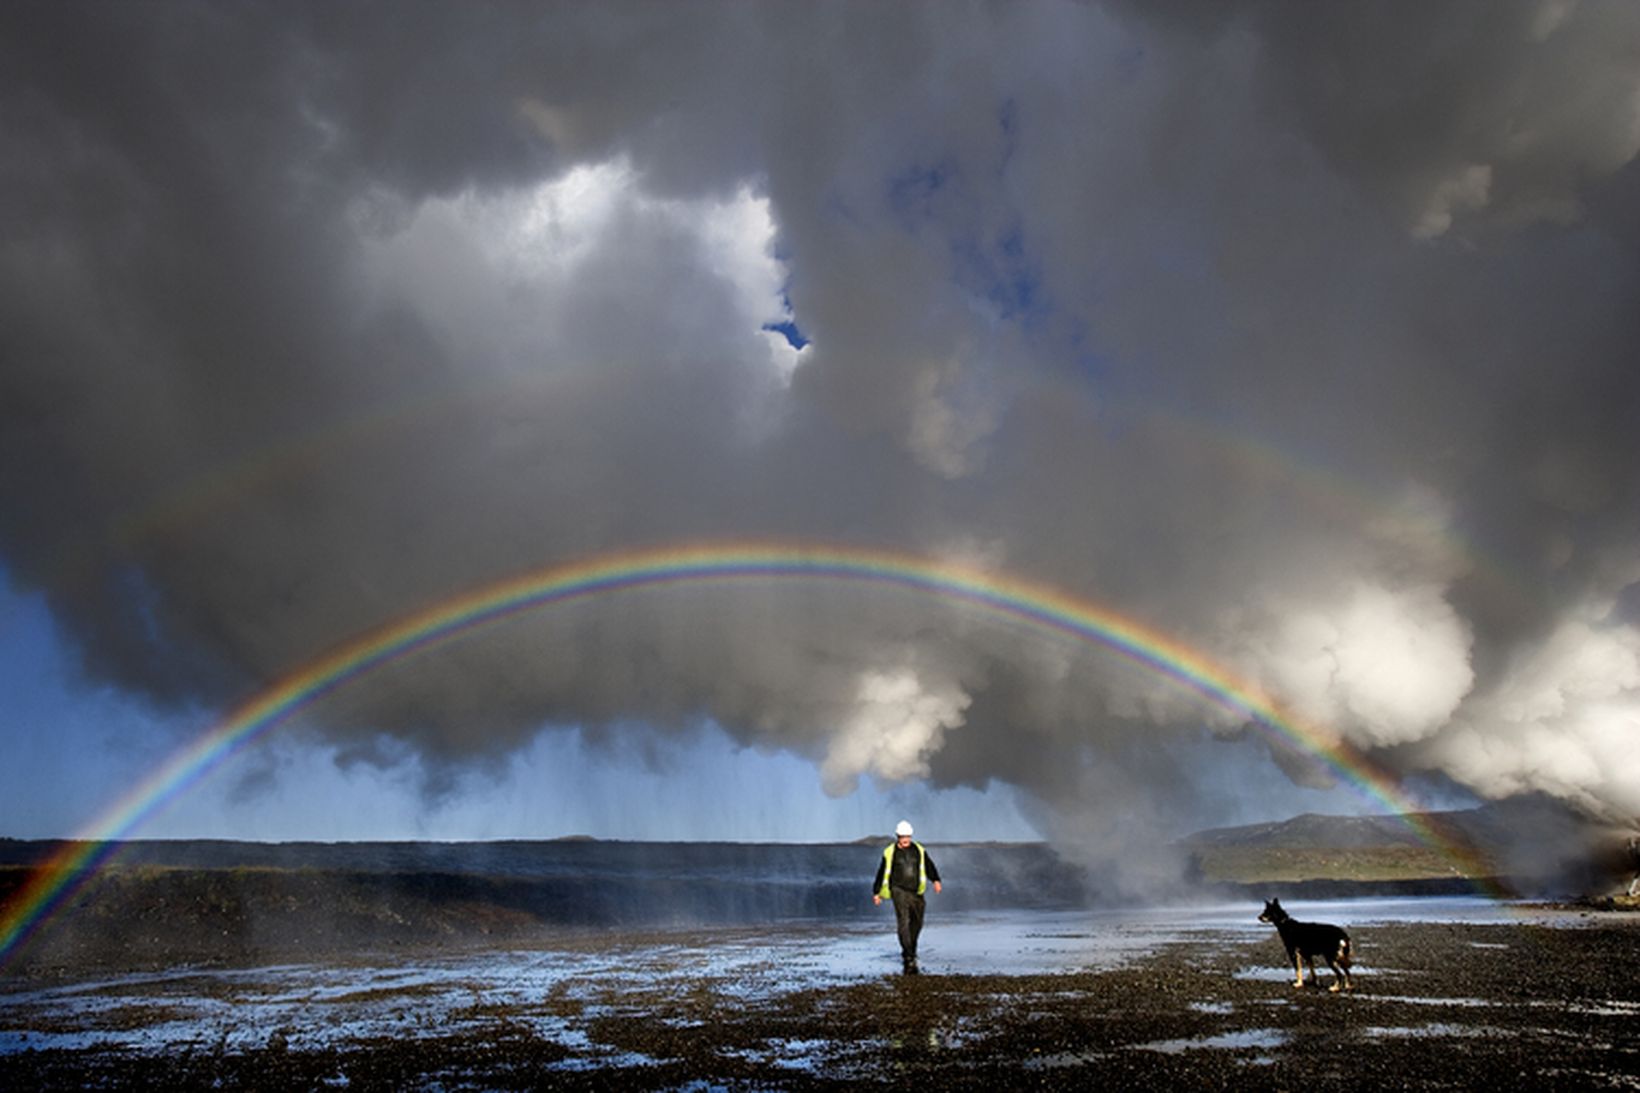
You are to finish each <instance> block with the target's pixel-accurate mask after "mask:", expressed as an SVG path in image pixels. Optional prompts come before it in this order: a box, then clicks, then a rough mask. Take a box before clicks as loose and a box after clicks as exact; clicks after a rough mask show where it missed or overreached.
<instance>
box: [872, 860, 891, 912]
mask: <svg viewBox="0 0 1640 1093" xmlns="http://www.w3.org/2000/svg"><path fill="white" fill-rule="evenodd" d="M887 868H888V859H887V858H878V859H877V876H876V877H875V878H873V879H872V882H871V902H872V903H881V902H883V897H882V896H880V895H878V893H879V892H881V891H882V890H883V870H885V869H887Z"/></svg>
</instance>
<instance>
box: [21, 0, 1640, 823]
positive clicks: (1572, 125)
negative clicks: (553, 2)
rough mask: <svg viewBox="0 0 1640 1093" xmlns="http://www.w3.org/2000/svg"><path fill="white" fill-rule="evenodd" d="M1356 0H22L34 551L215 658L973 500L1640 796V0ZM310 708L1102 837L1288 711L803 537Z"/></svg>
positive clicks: (545, 618) (858, 537)
mask: <svg viewBox="0 0 1640 1093" xmlns="http://www.w3.org/2000/svg"><path fill="white" fill-rule="evenodd" d="M1304 8H1305V17H1303V18H1297V17H1295V15H1294V9H1293V7H1292V6H1291V5H1288V4H1284V3H1276V2H1273V0H1272V2H1269V3H1252V4H1243V5H1235V6H1226V5H1221V4H1209V3H1204V4H1200V5H1190V4H1184V5H1177V4H1175V5H1165V6H1156V5H1151V4H1126V3H1119V2H1114V0H1113V2H1110V3H1104V4H1098V3H1096V4H1071V3H1055V2H1038V3H1024V4H1010V5H997V6H977V7H964V8H960V9H954V8H952V7H950V6H948V5H944V4H927V5H925V4H917V3H910V4H895V5H887V6H884V5H876V4H859V5H856V4H851V3H842V4H812V5H794V6H785V5H782V6H779V7H772V6H768V7H766V6H760V5H743V4H734V3H725V4H711V3H708V4H689V5H666V4H662V5H634V4H599V5H566V6H555V7H549V8H544V9H543V8H537V7H533V6H519V7H516V8H514V7H508V6H502V7H487V6H480V5H468V4H449V5H436V4H416V5H410V6H402V5H393V6H391V8H388V7H385V6H383V7H378V6H375V5H372V4H368V3H364V4H347V5H336V4H330V3H317V2H315V3H301V2H297V3H281V4H277V5H263V6H254V7H236V8H232V9H228V10H224V9H223V8H222V7H221V6H220V5H216V4H209V3H199V4H193V3H186V2H179V3H170V4H165V5H158V6H155V5H89V4H79V3H73V2H70V3H59V4H44V5H42V4H17V5H8V6H6V7H4V8H3V9H0V103H4V104H5V106H4V107H3V108H0V147H3V148H4V149H5V153H4V163H3V167H0V238H3V239H4V240H5V241H6V242H5V244H4V246H3V248H0V559H3V561H4V566H5V569H6V571H7V572H8V573H9V574H10V575H11V576H12V579H13V580H14V581H15V582H16V583H17V584H18V585H19V586H20V587H21V588H24V589H30V590H35V589H37V590H40V591H42V592H43V593H44V594H45V596H46V597H47V598H48V600H49V603H50V605H51V609H52V611H53V613H54V615H55V617H56V619H57V620H58V621H59V623H60V625H61V627H62V628H63V630H64V632H65V633H66V634H67V635H68V636H69V638H70V639H71V640H72V641H73V642H74V644H75V647H76V649H77V651H78V653H79V655H80V658H81V662H82V664H83V667H84V671H85V674H86V676H87V679H88V680H89V681H91V682H93V683H95V684H97V685H108V686H114V687H117V688H122V689H124V690H127V691H129V692H131V693H135V694H140V695H143V696H147V697H149V698H152V699H154V700H156V701H161V702H176V703H184V704H194V705H197V704H200V703H219V704H225V703H227V702H229V701H231V700H233V699H235V698H238V697H241V696H243V695H245V694H247V693H249V692H252V691H254V690H255V689H256V688H257V687H260V686H264V685H266V684H267V683H268V682H269V681H272V680H276V679H279V678H281V677H282V676H284V675H286V674H287V673H289V672H291V671H292V670H294V669H295V668H296V667H297V666H299V665H301V664H303V663H305V662H307V661H308V660H309V659H310V658H312V657H314V656H315V655H317V654H318V653H319V652H321V651H323V650H325V649H328V648H331V647H333V646H335V645H336V644H337V643H339V642H341V641H343V640H346V639H347V638H349V637H351V636H353V635H356V634H359V633H361V632H364V631H366V630H367V629H369V628H371V627H375V626H379V625H383V624H384V623H386V622H388V621H390V620H394V619H399V618H404V617H407V616H408V615H409V614H411V613H412V612H414V611H417V610H421V609H424V608H425V607H426V606H427V605H429V604H431V603H437V602H440V601H443V600H446V599H448V598H449V597H451V596H455V595H458V594H460V593H461V592H463V591H465V590H469V589H472V588H474V587H477V586H479V585H480V584H482V583H484V582H487V581H492V580H496V579H500V578H504V577H507V576H511V575H515V574H519V573H523V572H528V571H533V570H536V569H539V568H540V567H543V566H545V565H549V564H552V563H554V562H560V561H563V560H566V559H571V558H581V557H587V556H592V555H597V554H600V553H606V552H614V551H621V550H629V549H633V548H635V547H640V546H650V545H655V544H661V543H669V542H681V541H696V540H701V539H709V538H725V539H742V538H747V537H770V538H786V539H798V540H826V541H837V542H843V543H849V544H855V545H862V546H867V547H891V548H896V549H901V550H907V551H913V552H921V553H924V554H929V555H934V556H938V555H941V554H944V553H947V552H956V553H960V554H962V555H964V556H969V557H975V556H978V557H983V558H984V559H986V561H987V564H991V565H994V566H996V567H997V568H998V569H999V570H1002V571H1006V572H1008V573H1012V574H1017V575H1020V576H1024V577H1029V578H1031V579H1035V580H1038V581H1041V582H1044V583H1047V584H1051V585H1054V586H1057V587H1060V588H1063V589H1064V590H1066V591H1067V592H1070V593H1073V594H1076V595H1079V596H1082V597H1085V598H1087V599H1089V600H1091V601H1094V602H1096V603H1100V604H1103V605H1107V606H1108V607H1109V608H1110V609H1111V610H1113V611H1117V612H1121V613H1124V614H1128V615H1132V616H1134V617H1136V618H1138V619H1141V620H1143V621H1145V622H1146V623H1148V624H1150V625H1152V626H1154V627H1156V628H1158V629H1160V630H1162V631H1164V632H1166V633H1169V634H1172V635H1175V636H1176V637H1177V638H1179V639H1180V640H1182V641H1185V642H1187V643H1189V644H1191V645H1192V646H1193V647H1195V648H1197V649H1199V650H1200V651H1201V652H1202V653H1204V654H1205V655H1208V656H1211V657H1212V658H1214V659H1215V660H1217V661H1219V662H1221V663H1224V664H1229V665H1233V666H1235V668H1236V670H1237V671H1238V672H1239V673H1241V674H1242V675H1243V676H1244V677H1245V680H1246V681H1247V682H1248V683H1249V685H1252V686H1257V687H1262V688H1263V689H1264V690H1265V691H1266V692H1267V693H1268V695H1269V697H1270V698H1271V699H1272V700H1273V701H1276V702H1279V703H1281V704H1283V706H1284V707H1285V708H1289V709H1292V710H1293V711H1295V712H1297V713H1299V714H1302V716H1303V717H1304V718H1306V719H1307V720H1309V721H1311V722H1314V723H1315V724H1317V725H1319V726H1321V727H1322V729H1323V731H1328V732H1332V733H1335V734H1337V735H1338V736H1339V737H1340V738H1342V739H1345V740H1348V741H1350V742H1351V743H1353V744H1355V745H1357V746H1359V747H1362V748H1365V749H1368V750H1370V751H1371V752H1373V754H1374V757H1375V758H1376V759H1378V760H1379V761H1380V762H1381V763H1383V764H1386V765H1389V766H1391V767H1394V768H1396V769H1400V770H1403V771H1405V772H1407V773H1409V774H1425V773H1435V774H1438V775H1442V776H1444V777H1446V778H1448V779H1451V780H1453V781H1455V782H1456V783H1457V784H1459V785H1460V786H1462V787H1467V788H1468V789H1469V790H1472V791H1473V792H1476V793H1480V794H1483V795H1488V796H1503V795H1510V794H1516V793H1525V792H1538V793H1548V794H1552V795H1554V796H1556V797H1558V798H1561V799H1563V800H1566V801H1568V802H1572V803H1574V804H1576V805H1577V806H1578V807H1580V808H1582V809H1585V810H1587V811H1589V812H1591V813H1596V814H1599V815H1602V816H1605V817H1626V818H1630V819H1632V818H1633V817H1634V816H1635V815H1636V814H1637V813H1640V800H1637V798H1636V792H1637V791H1636V789H1635V787H1636V786H1640V770H1637V769H1636V766H1635V764H1636V762H1637V760H1636V758H1635V756H1636V754H1637V750H1636V749H1635V748H1634V747H1633V746H1632V741H1633V740H1634V738H1635V727H1636V725H1637V719H1640V680H1637V678H1636V674H1637V671H1640V667H1637V638H1636V634H1637V628H1640V592H1637V591H1636V587H1637V584H1636V575H1635V574H1634V572H1633V570H1632V560H1633V559H1634V558H1635V557H1636V556H1637V555H1640V450H1637V449H1640V441H1637V437H1640V433H1637V431H1636V430H1635V428H1634V424H1635V420H1636V414H1635V411H1636V408H1637V407H1640V373H1637V372H1636V370H1635V369H1634V367H1633V362H1634V361H1635V360H1636V358H1637V355H1640V330H1637V328H1636V325H1635V323H1634V320H1633V317H1632V316H1633V301H1634V300H1635V299H1636V298H1637V296H1640V272H1637V271H1640V264H1637V263H1636V262H1635V255H1636V253H1637V252H1640V198H1637V196H1636V195H1640V186H1637V185H1636V182H1637V180H1640V174H1637V172H1640V167H1637V165H1636V155H1637V152H1640V65H1637V64H1635V57H1636V55H1637V50H1640V7H1636V6H1633V5H1626V4H1571V3H1530V2H1525V0H1521V2H1505V3H1497V2H1493V0H1485V2H1480V0H1475V2H1457V3H1444V4H1440V5H1410V6H1393V7H1389V6H1383V5H1367V4H1359V5H1327V6H1325V7H1321V8H1314V9H1311V8H1310V6H1308V5H1305V6H1304ZM387 20H391V21H392V25H393V27H394V32H393V33H392V34H390V35H387V34H381V33H379V31H380V26H379V24H380V23H382V22H384V21H387ZM67 57H72V58H75V63H74V64H71V65H70V64H63V63H61V60H62V58H67ZM1626 566H1627V567H1629V568H1628V569H1625V568H1624V567H1626ZM1625 574H1626V575H1625ZM1591 605H1592V606H1591ZM311 720H312V722H313V724H312V729H313V731H315V732H318V733H322V734H325V735H326V736H328V737H329V738H330V739H331V740H333V741H334V742H335V743H336V745H337V746H339V747H341V748H343V749H345V750H346V751H347V753H348V754H354V755H378V756H392V755H413V756H415V757H416V762H418V763H420V764H423V765H425V766H426V767H427V768H428V769H433V770H438V769H445V770H452V771H462V770H465V769H466V768H467V767H468V766H469V765H472V764H480V765H481V764H483V763H484V762H486V761H492V760H494V759H495V758H496V757H502V756H506V755H508V754H511V753H513V752H515V751H517V750H518V749H520V748H525V747H527V746H529V742H530V741H531V740H533V739H535V738H536V737H537V736H538V735H539V734H540V733H542V732H543V731H551V730H553V729H555V728H561V727H564V726H582V727H586V728H588V729H589V730H596V729H597V728H598V727H599V726H613V725H621V726H632V725H642V726H647V730H648V731H653V732H656V733H669V732H673V731H676V730H679V729H680V728H682V727H686V726H695V725H699V724H700V723H702V722H703V721H709V722H715V723H717V724H720V725H722V726H723V727H724V728H725V730H726V731H727V732H728V733H730V734H731V735H732V736H733V737H734V739H735V740H736V741H737V742H741V743H746V744H752V745H756V746H759V747H763V748H771V749H781V750H786V751H789V752H792V753H795V754H798V755H802V756H805V757H808V758H809V759H812V760H813V761H814V762H815V764H816V765H817V768H818V771H819V776H820V777H821V778H822V779H823V782H824V785H825V786H826V788H827V789H829V790H830V791H832V792H834V793H844V792H847V791H848V790H849V788H850V787H852V786H854V785H856V784H857V781H858V779H860V778H876V779H879V780H886V781H893V780H899V779H925V780H927V781H928V782H930V783H932V784H934V785H937V786H952V785H971V786H984V785H986V784H987V783H989V782H993V781H1001V782H1005V783H1008V784H1011V785H1014V786H1017V787H1019V788H1020V789H1021V790H1022V791H1023V792H1024V793H1025V794H1026V795H1028V796H1029V797H1030V798H1031V799H1032V800H1033V801H1034V802H1035V807H1036V808H1037V810H1038V811H1037V812H1036V815H1037V816H1038V819H1039V822H1040V823H1041V825H1042V826H1043V828H1044V830H1053V831H1060V832H1066V833H1070V832H1080V833H1081V834H1079V835H1077V836H1074V837H1076V838H1080V839H1083V840H1085V841H1086V842H1088V843H1089V844H1094V843H1098V844H1100V845H1109V846H1111V847H1113V848H1114V847H1116V846H1118V845H1119V844H1123V843H1131V842H1132V841H1133V840H1134V839H1135V838H1138V837H1140V836H1139V835H1138V834H1137V832H1138V830H1139V829H1140V828H1143V829H1144V830H1146V831H1149V832H1156V831H1160V830H1163V829H1168V831H1169V833H1179V832H1181V831H1183V830H1188V829H1189V828H1191V827H1193V826H1201V825H1202V824H1204V823H1207V822H1211V821H1212V820H1213V819H1214V818H1215V815H1216V812H1215V810H1216V809H1218V807H1219V806H1218V805H1216V804H1212V803H1210V798H1209V795H1207V794H1204V793H1203V792H1201V791H1200V789H1199V788H1198V787H1200V786H1202V785H1204V784H1206V783H1205V781H1204V779H1210V778H1211V776H1212V774H1211V772H1212V769H1213V764H1212V763H1211V762H1208V763H1201V762H1200V756H1201V755H1202V752H1201V750H1200V748H1199V747H1196V746H1195V744H1193V743H1192V744H1190V746H1188V747H1187V746H1186V744H1187V743H1190V742H1199V741H1200V740H1202V739H1203V735H1204V732H1211V733H1216V734H1218V736H1219V737H1220V738H1222V739H1224V740H1225V741H1244V740H1245V739H1246V735H1247V733H1248V731H1249V727H1248V726H1246V725H1244V724H1242V723H1240V721H1239V719H1237V718H1234V717H1232V716H1231V715H1229V714H1227V713H1226V712H1225V711H1223V710H1219V709H1214V708H1206V707H1204V705H1203V704H1202V702H1201V701H1200V699H1199V696H1196V695H1194V694H1193V693H1191V692H1189V691H1188V690H1186V689H1183V688H1181V687H1179V686H1178V684H1177V683H1176V682H1174V681H1170V680H1168V679H1166V678H1163V677H1160V676H1158V675H1156V674H1154V673H1145V672H1141V671H1139V670H1137V669H1136V668H1134V667H1133V666H1132V665H1130V664H1128V663H1126V662H1123V661H1120V660H1118V659H1116V658H1113V657H1111V656H1109V655H1106V654H1101V653H1100V652H1099V651H1098V650H1096V649H1093V648H1090V647H1086V646H1081V645H1076V644H1074V643H1068V642H1055V641H1052V640H1050V639H1048V638H1046V637H1044V636H1042V635H1040V634H1027V633H1021V632H1020V630H1019V629H1017V628H1012V627H1009V626H1007V625H1004V624H1002V623H1000V622H997V621H995V620H985V619H982V618H979V617H977V616H976V614H975V613H974V612H972V611H965V610H962V609H960V608H958V607H955V606H953V605H950V604H941V603H938V602H935V601H933V600H931V599H930V598H928V597H918V596H915V595H912V594H910V593H905V592H892V593H890V592H883V591H881V590H878V591H877V592H873V593H869V594H868V593H866V592H863V591H860V590H855V591H853V592H839V591H837V590H835V589H823V588H817V587H813V586H798V585H792V586H781V587H774V586H773V585H772V584H759V583H757V582H748V583H742V584H738V585H732V586H731V585H727V584H725V585H721V586H713V587H705V586H703V587H698V588H689V589H680V588H667V589H650V590H647V591H631V592H627V593H623V594H621V595H618V596H611V597H608V598H606V599H603V600H593V601H587V602H582V603H578V604H574V605H566V606H563V607H561V608H557V609H554V610H552V611H550V612H542V613H539V614H538V615H535V616H530V617H526V618H520V619H515V620H512V621H510V622H509V623H508V624H506V625H505V626H502V627H499V628H496V629H494V630H493V631H490V632H486V633H484V634H480V635H475V636H474V637H473V638H472V639H471V640H468V641H464V642H462V643H459V644H456V645H453V646H451V647H449V648H445V649H441V650H439V651H437V652H435V653H428V654H426V655H424V656H422V657H421V658H419V659H417V660H416V661H415V662H413V663H409V664H405V665H401V666H398V667H395V668H394V669H391V670H387V671H383V672H380V673H378V674H377V675H376V676H374V677H373V678H372V679H371V680H370V681H369V683H368V684H366V685H364V686H360V687H357V688H355V689H354V690H352V691H350V692H348V693H346V694H339V695H337V696H335V697H334V699H332V700H331V701H329V702H327V703H326V704H325V705H324V706H323V707H322V708H319V709H316V710H314V711H313V713H312V718H311ZM1223 746H1224V747H1226V748H1230V747H1232V746H1236V745H1233V744H1231V743H1225V744H1224V745H1223ZM1274 758H1275V761H1276V762H1277V763H1278V764H1281V765H1282V766H1283V767H1284V768H1287V769H1291V770H1292V771H1293V773H1294V776H1295V777H1301V778H1302V777H1308V775H1307V774H1305V773H1304V772H1303V771H1301V770H1300V769H1299V768H1300V767H1301V766H1302V764H1301V763H1299V764H1295V763H1293V762H1292V760H1293V758H1294V757H1292V756H1283V755H1281V754H1279V753H1278V754H1276V755H1275V756H1274ZM1312 773H1313V772H1312ZM1067 837H1072V836H1070V835H1068V834H1067ZM1147 837H1148V836H1147Z"/></svg>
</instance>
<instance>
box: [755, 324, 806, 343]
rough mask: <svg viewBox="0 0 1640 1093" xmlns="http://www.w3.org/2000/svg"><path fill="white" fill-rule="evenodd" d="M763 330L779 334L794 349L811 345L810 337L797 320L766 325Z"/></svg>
mask: <svg viewBox="0 0 1640 1093" xmlns="http://www.w3.org/2000/svg"><path fill="white" fill-rule="evenodd" d="M763 329H764V330H767V331H770V332H772V333H775V334H779V335H781V336H782V337H784V338H785V339H786V344H787V345H789V346H791V347H792V348H793V349H802V348H803V347H804V346H805V345H808V344H809V339H808V335H806V334H804V333H803V330H802V328H801V327H799V326H798V325H797V323H796V321H795V320H793V319H785V320H783V321H781V322H778V323H764V324H763Z"/></svg>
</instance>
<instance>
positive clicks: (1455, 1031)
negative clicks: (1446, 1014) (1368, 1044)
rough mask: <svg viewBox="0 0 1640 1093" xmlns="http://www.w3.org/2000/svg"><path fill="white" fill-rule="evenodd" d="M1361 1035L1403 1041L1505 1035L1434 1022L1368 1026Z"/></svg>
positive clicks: (1499, 1030) (1472, 1026) (1489, 1030)
mask: <svg viewBox="0 0 1640 1093" xmlns="http://www.w3.org/2000/svg"><path fill="white" fill-rule="evenodd" d="M1361 1035H1363V1036H1366V1037H1368V1038H1369V1039H1374V1040H1405V1039H1423V1038H1431V1039H1445V1038H1452V1037H1485V1036H1502V1035H1505V1033H1504V1031H1503V1030H1502V1029H1496V1028H1489V1027H1487V1026H1485V1025H1478V1026H1477V1025H1449V1024H1446V1023H1444V1022H1435V1023H1434V1024H1428V1025H1418V1026H1416V1027H1411V1026H1402V1027H1395V1028H1382V1027H1378V1026H1370V1027H1368V1028H1364V1029H1362V1030H1361Z"/></svg>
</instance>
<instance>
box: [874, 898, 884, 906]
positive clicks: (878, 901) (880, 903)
mask: <svg viewBox="0 0 1640 1093" xmlns="http://www.w3.org/2000/svg"><path fill="white" fill-rule="evenodd" d="M871 902H872V903H874V904H876V905H877V906H879V907H881V906H882V904H883V897H882V896H872V897H871Z"/></svg>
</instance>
